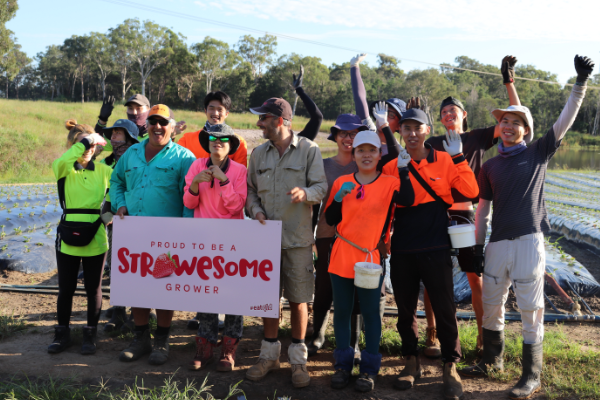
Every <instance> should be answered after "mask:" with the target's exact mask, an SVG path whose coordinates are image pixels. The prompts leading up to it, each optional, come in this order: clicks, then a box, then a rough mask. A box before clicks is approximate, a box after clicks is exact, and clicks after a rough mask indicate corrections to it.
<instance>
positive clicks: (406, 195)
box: [394, 145, 415, 207]
mask: <svg viewBox="0 0 600 400" xmlns="http://www.w3.org/2000/svg"><path fill="white" fill-rule="evenodd" d="M398 147H399V149H400V151H399V155H398V162H397V167H398V176H399V177H400V190H398V191H397V192H396V193H394V203H396V204H398V205H400V206H404V207H410V206H412V205H413V204H414V202H415V191H414V188H413V185H412V182H411V181H410V176H409V175H408V163H409V162H410V154H408V152H407V151H406V149H404V147H402V146H400V145H398Z"/></svg>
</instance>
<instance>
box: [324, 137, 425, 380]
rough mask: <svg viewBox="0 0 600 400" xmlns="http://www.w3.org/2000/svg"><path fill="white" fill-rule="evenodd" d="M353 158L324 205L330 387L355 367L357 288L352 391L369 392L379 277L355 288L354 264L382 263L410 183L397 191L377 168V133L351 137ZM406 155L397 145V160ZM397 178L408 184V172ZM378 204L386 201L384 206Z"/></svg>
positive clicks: (376, 363) (376, 364) (376, 358)
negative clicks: (360, 330)
mask: <svg viewBox="0 0 600 400" xmlns="http://www.w3.org/2000/svg"><path fill="white" fill-rule="evenodd" d="M352 146H353V149H352V156H353V159H354V160H355V162H356V165H357V168H358V172H356V173H353V174H349V175H343V176H341V177H339V178H338V179H336V180H335V182H334V183H333V187H332V189H331V193H335V196H330V197H329V199H328V201H327V205H326V208H325V218H326V220H327V224H328V225H330V226H334V225H335V227H336V228H335V239H334V242H333V244H332V246H331V251H330V254H329V260H330V261H329V275H330V277H331V286H332V289H333V302H334V304H335V313H334V317H333V318H334V331H335V338H336V349H335V351H334V358H335V365H334V368H335V374H334V375H333V377H332V378H331V386H332V387H333V388H334V389H342V388H344V387H345V386H346V385H348V383H349V381H350V376H351V374H352V367H353V366H354V348H353V347H352V346H351V340H350V337H351V328H350V326H351V321H350V320H351V316H352V310H353V308H354V296H355V291H356V295H357V296H358V300H359V302H360V308H361V314H362V316H363V320H364V324H365V339H366V348H365V350H363V351H362V354H361V360H360V376H359V378H358V380H357V381H356V385H355V389H356V390H358V391H359V392H368V391H371V390H373V388H374V386H375V379H376V377H377V374H378V373H379V368H380V367H381V354H380V353H379V342H380V340H381V318H380V316H379V298H380V293H381V284H382V282H383V276H384V275H381V277H380V278H379V285H378V286H377V287H376V288H375V289H366V288H362V287H359V286H355V281H354V268H353V267H354V265H355V264H356V263H357V262H363V261H365V258H368V259H369V261H370V262H372V263H375V264H380V265H382V267H383V258H384V257H386V256H387V254H386V251H385V250H383V252H381V253H380V251H381V250H380V249H385V244H384V243H385V238H386V237H387V236H388V233H389V221H390V218H391V212H392V211H393V209H394V208H395V207H394V204H393V202H397V203H399V204H403V205H405V206H409V205H411V204H412V203H413V201H414V193H413V190H412V186H411V185H410V184H409V183H407V184H404V185H402V186H401V188H402V189H403V191H402V192H399V191H398V189H399V184H400V182H399V181H398V179H397V178H395V177H393V176H389V175H383V174H382V173H381V172H379V171H378V169H377V163H378V161H379V160H380V159H381V140H380V139H379V136H378V135H377V133H376V132H375V131H361V132H359V133H358V134H357V135H356V137H355V138H354V142H353V144H352ZM409 159H410V157H409V155H408V153H407V152H406V150H404V149H403V148H400V156H399V157H398V160H399V163H400V162H403V161H405V162H406V163H407V162H408V160H409ZM404 166H406V164H404ZM399 176H400V177H401V178H404V181H405V182H407V179H408V170H407V169H406V168H404V169H403V170H401V171H400V172H399ZM382 204H384V205H386V206H385V207H382Z"/></svg>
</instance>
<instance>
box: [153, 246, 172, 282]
mask: <svg viewBox="0 0 600 400" xmlns="http://www.w3.org/2000/svg"><path fill="white" fill-rule="evenodd" d="M175 268H177V264H176V263H175V261H173V259H172V258H171V253H170V252H169V253H167V254H161V255H160V256H158V258H157V259H156V262H155V263H154V269H153V270H152V276H153V277H155V278H165V277H167V276H169V275H171V274H173V272H175Z"/></svg>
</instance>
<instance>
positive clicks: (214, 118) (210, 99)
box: [177, 91, 248, 167]
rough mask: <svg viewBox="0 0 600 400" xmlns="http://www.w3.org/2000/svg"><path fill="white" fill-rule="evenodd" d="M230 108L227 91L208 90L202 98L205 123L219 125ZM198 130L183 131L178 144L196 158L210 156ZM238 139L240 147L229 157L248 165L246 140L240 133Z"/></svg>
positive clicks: (207, 125) (223, 121) (222, 122)
mask: <svg viewBox="0 0 600 400" xmlns="http://www.w3.org/2000/svg"><path fill="white" fill-rule="evenodd" d="M230 109H231V98H229V96H228V95H227V93H224V92H221V91H217V92H210V93H209V94H207V95H206V97H205V98H204V112H205V113H206V125H205V127H209V126H210V125H221V124H224V123H225V119H226V118H227V116H228V115H229V110H230ZM200 132H202V129H201V130H199V131H196V132H188V133H184V134H183V136H182V137H181V139H179V141H178V142H177V144H178V145H180V146H183V147H185V148H186V149H188V150H189V151H191V152H192V153H194V155H195V156H196V158H197V159H198V158H210V154H209V153H207V152H206V150H204V149H203V148H202V145H200ZM236 136H237V137H238V138H239V139H240V147H239V148H238V149H237V150H236V152H235V153H233V154H230V155H229V158H230V159H231V160H233V161H235V162H237V163H239V164H242V165H243V166H244V167H247V166H248V144H247V143H246V140H244V138H243V137H241V136H240V135H236Z"/></svg>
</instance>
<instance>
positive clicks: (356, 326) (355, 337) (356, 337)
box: [350, 314, 363, 365]
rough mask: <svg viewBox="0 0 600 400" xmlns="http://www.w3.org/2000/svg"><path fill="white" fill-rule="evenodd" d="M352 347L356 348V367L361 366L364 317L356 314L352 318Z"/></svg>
mask: <svg viewBox="0 0 600 400" xmlns="http://www.w3.org/2000/svg"><path fill="white" fill-rule="evenodd" d="M350 318H351V319H350V346H353V347H354V365H359V364H360V346H359V344H360V333H361V332H362V325H363V320H362V315H360V314H356V315H352V316H351V317H350Z"/></svg>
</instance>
